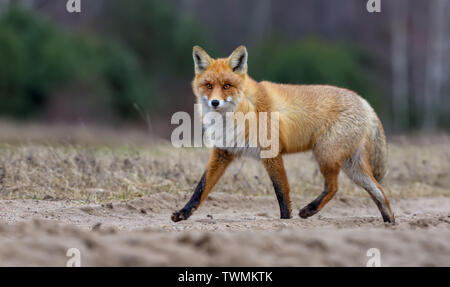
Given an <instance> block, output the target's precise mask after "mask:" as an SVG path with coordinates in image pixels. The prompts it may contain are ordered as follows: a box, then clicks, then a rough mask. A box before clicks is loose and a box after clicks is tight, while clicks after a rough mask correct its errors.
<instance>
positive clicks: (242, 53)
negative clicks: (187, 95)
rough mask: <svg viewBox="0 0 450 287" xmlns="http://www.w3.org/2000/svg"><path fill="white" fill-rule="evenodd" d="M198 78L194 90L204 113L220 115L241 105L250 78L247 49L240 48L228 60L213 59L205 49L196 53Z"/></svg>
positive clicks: (195, 61)
mask: <svg viewBox="0 0 450 287" xmlns="http://www.w3.org/2000/svg"><path fill="white" fill-rule="evenodd" d="M192 56H193V58H194V67H195V78H194V81H193V82H192V88H193V91H194V94H195V96H196V97H197V102H198V103H199V104H202V107H203V109H205V110H206V112H208V111H216V112H219V113H224V112H230V111H234V110H235V109H236V107H237V106H238V105H239V102H240V100H241V97H242V95H243V92H244V88H245V80H246V78H247V58H248V54H247V49H246V48H245V47H244V46H239V47H238V48H236V50H234V51H233V53H231V55H230V56H229V57H228V58H219V59H213V58H211V57H210V56H209V55H208V54H207V53H206V52H205V51H204V50H203V49H202V48H200V47H199V46H194V48H193V51H192Z"/></svg>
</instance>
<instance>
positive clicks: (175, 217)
mask: <svg viewBox="0 0 450 287" xmlns="http://www.w3.org/2000/svg"><path fill="white" fill-rule="evenodd" d="M188 218H189V214H188V212H187V211H185V210H180V211H178V212H174V213H172V216H171V219H172V221H173V222H178V221H181V220H186V219H188Z"/></svg>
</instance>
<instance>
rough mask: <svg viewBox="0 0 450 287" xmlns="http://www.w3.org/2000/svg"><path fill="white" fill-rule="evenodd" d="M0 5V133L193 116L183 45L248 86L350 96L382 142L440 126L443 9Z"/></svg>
mask: <svg viewBox="0 0 450 287" xmlns="http://www.w3.org/2000/svg"><path fill="white" fill-rule="evenodd" d="M366 4H367V1H366V0H342V1H335V0H302V1H298V0H283V1H275V0H247V1H238V0H228V1H211V0H197V1H195V0H170V1H156V0H135V1H125V0H95V1H88V0H81V13H68V12H67V10H66V1H63V0H16V1H13V0H9V1H8V0H0V119H1V120H0V122H2V123H5V122H8V123H9V122H14V123H15V122H20V123H40V124H42V125H61V124H64V125H84V126H106V127H110V128H114V129H120V128H121V129H127V128H133V129H143V130H146V131H147V130H148V131H150V132H151V133H153V134H155V135H158V136H160V137H164V138H170V134H171V132H172V130H173V128H174V127H173V126H171V125H170V118H171V116H172V113H173V112H176V111H187V112H191V113H192V111H193V103H194V96H193V94H192V90H191V87H190V82H191V80H192V78H193V63H192V56H191V53H192V46H193V45H200V46H202V47H203V48H205V49H206V50H207V51H208V53H209V54H210V55H211V56H213V57H226V56H228V55H229V54H230V53H231V52H232V51H233V49H234V48H236V47H237V46H238V45H241V44H244V45H246V46H247V48H248V51H249V74H250V75H251V76H252V77H253V78H255V79H256V80H268V81H275V82H286V83H298V84H331V85H336V86H340V87H345V88H349V89H352V90H355V91H356V92H358V93H359V94H360V95H362V96H363V97H364V98H366V99H367V100H368V101H369V102H370V103H371V104H372V105H373V107H374V108H375V109H376V111H377V112H378V114H379V115H380V117H381V119H382V121H383V123H384V125H385V129H386V130H387V132H388V133H391V134H393V133H404V132H412V131H442V130H447V129H449V128H450V73H449V62H450V56H449V55H450V17H448V15H450V1H448V0H430V1H423V0H409V1H408V0H395V1H386V0H381V9H382V11H381V13H368V12H367V10H366Z"/></svg>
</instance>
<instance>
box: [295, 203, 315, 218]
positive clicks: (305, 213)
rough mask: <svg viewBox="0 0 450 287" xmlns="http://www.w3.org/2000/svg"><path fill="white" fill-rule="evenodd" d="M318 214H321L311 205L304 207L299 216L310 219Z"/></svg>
mask: <svg viewBox="0 0 450 287" xmlns="http://www.w3.org/2000/svg"><path fill="white" fill-rule="evenodd" d="M317 212H319V211H318V210H317V209H316V208H315V207H313V206H311V205H309V204H308V205H307V206H305V207H303V208H302V209H301V210H300V212H299V213H298V215H299V216H300V217H301V218H308V217H310V216H313V215H314V214H316V213H317Z"/></svg>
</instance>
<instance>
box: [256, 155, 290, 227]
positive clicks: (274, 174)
mask: <svg viewBox="0 0 450 287" xmlns="http://www.w3.org/2000/svg"><path fill="white" fill-rule="evenodd" d="M262 162H263V164H264V167H265V168H266V171H267V173H268V174H269V177H270V179H271V181H272V184H273V188H274V190H275V195H276V196H277V200H278V204H279V206H280V218H281V219H289V218H291V210H292V208H291V198H290V196H289V183H288V180H287V176H286V170H285V169H284V164H283V158H282V157H281V154H278V155H277V156H276V157H274V158H266V159H263V160H262Z"/></svg>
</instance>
